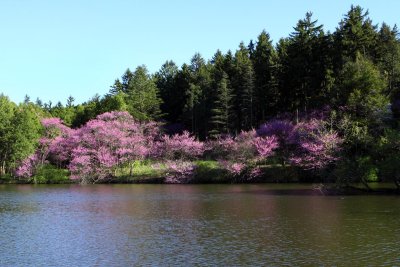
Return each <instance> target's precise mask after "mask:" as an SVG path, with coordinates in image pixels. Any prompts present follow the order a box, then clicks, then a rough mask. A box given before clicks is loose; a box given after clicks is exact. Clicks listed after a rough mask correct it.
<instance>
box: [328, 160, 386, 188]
mask: <svg viewBox="0 0 400 267" xmlns="http://www.w3.org/2000/svg"><path fill="white" fill-rule="evenodd" d="M333 175H334V176H335V178H336V181H337V182H338V183H339V184H344V185H350V184H353V183H362V184H363V185H364V186H365V187H366V188H367V189H370V187H369V185H368V183H369V182H377V181H378V180H379V178H378V167H377V165H376V164H375V162H374V161H373V160H372V158H371V157H370V156H364V157H357V158H354V159H352V160H349V159H344V160H343V161H342V162H340V163H339V165H338V167H337V168H336V169H335V171H334V174H333Z"/></svg>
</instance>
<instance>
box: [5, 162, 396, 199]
mask: <svg viewBox="0 0 400 267" xmlns="http://www.w3.org/2000/svg"><path fill="white" fill-rule="evenodd" d="M154 164H155V163H154V162H151V161H137V162H135V163H134V164H133V165H132V166H131V167H124V168H119V169H117V170H116V172H115V177H113V178H110V179H109V180H106V181H104V182H103V183H120V184H124V183H126V184H139V183H147V184H152V183H157V184H162V183H164V182H165V178H164V177H165V176H166V175H167V172H168V170H167V168H166V166H165V165H163V164H158V165H157V168H154V167H153V166H154ZM195 164H196V169H195V171H194V176H193V178H192V179H191V180H190V183H192V184H212V183H215V184H224V183H316V185H315V186H314V189H313V190H315V191H317V192H319V193H321V194H326V195H332V194H334V195H336V194H364V193H384V194H386V193H396V188H395V186H394V185H393V184H388V183H379V182H370V183H369V186H370V188H371V189H372V190H370V191H368V190H367V189H366V188H365V186H364V185H363V184H361V183H360V184H351V185H346V186H344V185H340V184H332V183H329V181H327V182H328V183H326V184H325V185H322V184H321V183H320V181H319V180H318V179H320V178H313V177H310V176H309V175H308V176H307V173H305V172H304V171H301V170H300V169H298V168H295V167H292V166H282V165H280V164H270V165H264V166H261V168H262V172H263V175H262V176H260V177H257V178H253V179H246V178H242V177H233V176H231V175H229V174H228V173H227V172H226V170H225V169H223V168H222V167H221V166H220V165H219V164H218V162H217V161H212V160H199V161H196V162H195ZM71 183H78V181H74V180H71V179H69V172H68V170H66V169H59V168H56V167H55V166H53V165H44V166H43V167H42V168H41V169H39V170H38V172H37V174H36V175H35V176H33V177H31V178H29V179H18V178H15V177H12V176H10V175H7V176H2V177H0V184H71Z"/></svg>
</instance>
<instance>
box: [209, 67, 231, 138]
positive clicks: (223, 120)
mask: <svg viewBox="0 0 400 267" xmlns="http://www.w3.org/2000/svg"><path fill="white" fill-rule="evenodd" d="M231 100H232V93H231V88H229V80H228V75H227V74H226V73H225V72H223V73H222V77H221V78H220V80H219V82H218V83H217V87H216V94H215V98H214V102H213V106H212V109H211V118H210V123H211V130H210V132H209V134H210V136H211V137H215V136H218V135H221V134H226V133H228V132H229V125H230V117H231Z"/></svg>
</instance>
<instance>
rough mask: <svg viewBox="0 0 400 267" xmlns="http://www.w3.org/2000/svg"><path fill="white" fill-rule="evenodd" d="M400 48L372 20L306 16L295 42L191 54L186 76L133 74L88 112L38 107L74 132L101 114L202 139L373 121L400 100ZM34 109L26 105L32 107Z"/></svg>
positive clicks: (356, 13)
mask: <svg viewBox="0 0 400 267" xmlns="http://www.w3.org/2000/svg"><path fill="white" fill-rule="evenodd" d="M399 74H400V42H399V38H398V31H397V27H396V26H394V27H391V26H389V25H387V24H385V23H383V24H382V25H381V26H380V27H378V26H377V25H375V24H374V23H373V22H372V21H371V19H370V18H369V17H368V12H366V11H364V10H363V9H362V8H361V7H359V6H352V7H351V9H350V10H349V11H348V13H347V14H346V15H345V16H344V17H343V19H342V20H341V21H340V23H339V25H338V27H337V28H336V30H335V31H334V32H333V33H331V32H325V31H324V29H323V26H322V25H320V24H318V21H317V20H314V19H313V18H312V14H311V13H307V14H306V16H305V18H304V19H301V20H299V21H298V23H297V25H296V26H295V27H294V31H293V33H291V34H290V35H289V37H286V38H282V39H280V40H279V41H278V42H277V44H276V45H274V44H273V42H272V40H271V39H270V36H269V34H268V33H267V32H266V31H263V32H261V34H260V35H259V36H258V38H257V40H256V41H255V42H254V41H250V43H249V44H248V45H246V44H244V43H240V45H239V48H238V49H237V50H236V51H235V52H232V51H228V52H227V53H226V54H223V53H222V52H221V51H217V52H216V53H215V55H214V56H213V57H212V59H210V60H208V61H206V60H205V59H204V58H202V57H201V55H200V54H195V55H194V56H193V58H192V59H191V62H190V63H189V64H183V65H182V66H181V67H180V68H179V67H178V66H177V65H176V64H175V63H174V62H173V61H167V62H166V63H165V64H163V65H162V67H161V69H160V70H159V71H157V72H156V73H154V74H149V73H148V71H147V69H146V67H145V66H139V67H137V68H136V70H135V71H131V70H129V69H128V70H127V71H126V72H125V73H124V74H123V76H122V78H121V79H118V80H116V81H115V82H114V84H113V85H112V86H111V89H110V92H109V94H107V95H105V96H102V97H101V96H98V95H97V96H95V97H93V98H92V99H91V100H89V101H88V102H86V103H84V104H82V105H73V98H72V97H71V98H69V99H68V103H67V105H66V106H63V105H62V104H61V103H58V104H57V105H55V106H53V105H52V104H51V103H45V104H43V103H42V101H40V100H37V101H36V104H38V105H39V106H41V107H42V108H43V109H44V110H46V111H48V112H49V113H50V114H51V115H52V116H54V117H60V118H62V119H63V120H64V121H65V122H66V123H67V124H69V125H71V126H73V127H77V126H80V125H82V124H84V123H85V122H87V121H88V120H89V119H93V118H95V117H96V115H98V114H101V113H104V112H108V111H112V110H124V111H129V112H130V113H131V114H132V115H133V116H134V117H135V118H137V119H140V120H160V119H162V120H164V121H166V122H167V123H168V124H171V125H174V126H175V127H178V128H179V127H180V128H184V129H187V130H189V131H191V132H193V133H194V134H196V136H198V137H200V138H201V139H205V138H207V137H210V136H215V135H218V134H221V133H238V132H240V131H241V130H249V129H251V128H254V127H257V126H259V125H260V124H261V123H263V122H265V121H266V120H267V119H270V118H273V117H275V116H276V115H277V114H281V113H284V112H302V113H304V112H308V111H310V110H315V109H321V108H323V107H326V106H329V107H331V108H332V109H334V110H337V109H339V108H343V107H346V109H347V110H348V111H349V113H351V114H352V115H353V116H355V117H357V118H368V116H370V115H371V113H374V111H376V110H382V109H385V108H387V107H388V105H389V104H390V103H392V111H393V112H394V114H395V115H396V116H397V114H398V112H399V111H398V108H399V105H398V102H399V100H398V99H400V97H399V94H400V90H399V87H400V75H399ZM28 100H29V99H28Z"/></svg>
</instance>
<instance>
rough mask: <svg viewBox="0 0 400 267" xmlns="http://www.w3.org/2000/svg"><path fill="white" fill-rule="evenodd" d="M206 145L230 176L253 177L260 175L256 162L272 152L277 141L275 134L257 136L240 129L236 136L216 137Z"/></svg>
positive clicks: (276, 146)
mask: <svg viewBox="0 0 400 267" xmlns="http://www.w3.org/2000/svg"><path fill="white" fill-rule="evenodd" d="M208 147H209V149H210V150H211V151H212V153H211V154H212V155H213V156H214V157H216V158H217V160H218V161H219V164H220V166H221V167H222V168H224V169H225V170H226V171H227V172H228V173H229V174H230V175H231V176H233V177H235V178H237V179H241V178H242V177H244V176H246V177H247V178H255V177H257V176H260V175H262V171H261V169H260V167H259V166H258V163H259V162H260V161H263V160H265V159H266V158H268V157H270V156H272V155H273V154H274V150H275V149H277V148H278V141H277V138H276V137H275V136H266V137H264V136H258V135H257V133H256V131H254V130H252V131H247V132H245V131H242V132H241V133H240V134H239V135H237V136H236V137H232V136H224V137H218V138H216V139H215V140H211V141H209V143H208Z"/></svg>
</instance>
